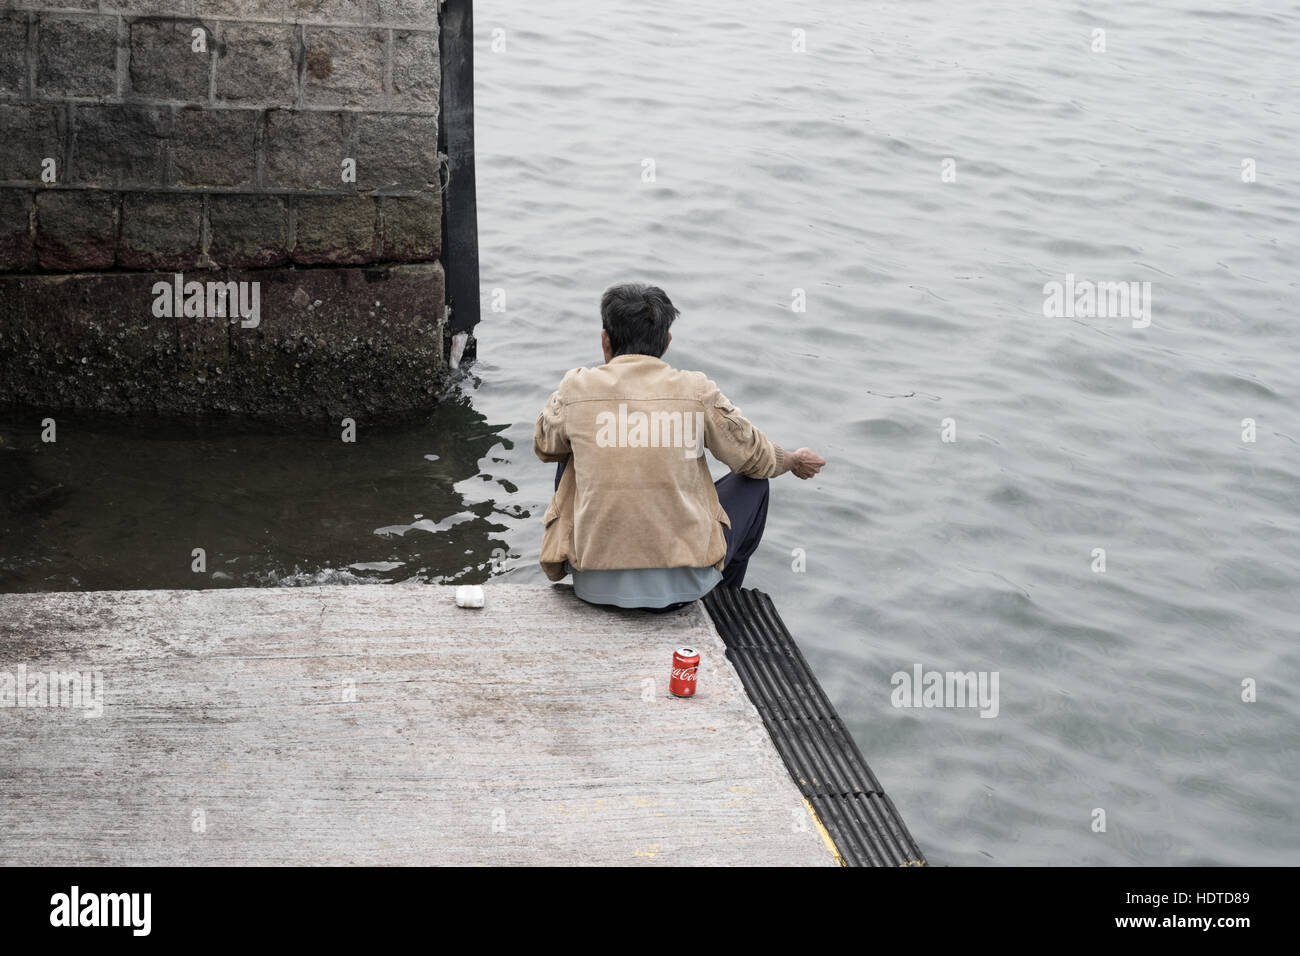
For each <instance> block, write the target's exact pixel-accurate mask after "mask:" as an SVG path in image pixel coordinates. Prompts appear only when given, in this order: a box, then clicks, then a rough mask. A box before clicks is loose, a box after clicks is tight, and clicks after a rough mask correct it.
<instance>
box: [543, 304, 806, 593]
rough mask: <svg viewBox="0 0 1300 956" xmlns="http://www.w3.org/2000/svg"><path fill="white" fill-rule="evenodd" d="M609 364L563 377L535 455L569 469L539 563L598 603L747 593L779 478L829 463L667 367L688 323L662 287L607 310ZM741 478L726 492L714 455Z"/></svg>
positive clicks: (692, 376) (704, 382)
mask: <svg viewBox="0 0 1300 956" xmlns="http://www.w3.org/2000/svg"><path fill="white" fill-rule="evenodd" d="M600 316H601V324H602V326H603V328H602V331H601V334H600V340H601V345H602V346H603V348H604V350H605V364H604V365H601V366H600V367H598V368H576V369H574V370H573V371H571V372H569V373H568V374H567V375H565V376H564V380H563V381H562V382H561V383H560V387H559V389H558V390H557V391H556V392H555V394H553V395H552V396H551V398H550V400H549V401H548V402H547V403H546V407H545V408H544V409H543V410H542V413H541V415H540V416H539V417H538V419H537V425H536V427H535V428H534V429H533V450H534V451H535V452H536V453H537V457H539V458H540V459H541V460H542V461H548V462H558V463H559V466H558V468H557V471H556V476H555V497H554V498H553V499H552V500H551V505H550V507H549V508H548V509H547V510H546V516H545V518H544V523H545V526H546V530H545V532H544V534H543V537H542V553H541V564H542V568H543V570H545V572H546V576H547V577H548V578H549V579H550V580H552V581H559V580H561V579H562V578H563V577H564V576H565V575H567V574H572V575H573V589H574V592H575V593H576V594H577V595H578V597H580V598H582V599H583V600H584V601H588V602H590V603H593V604H611V605H617V606H618V607H644V608H653V609H660V610H671V609H673V608H676V607H681V606H682V605H684V604H687V603H689V602H691V601H695V600H698V599H699V598H701V597H703V596H704V595H705V594H707V593H708V592H709V591H711V590H713V588H714V587H715V586H716V585H718V584H719V583H722V584H723V585H726V586H727V587H737V588H738V587H740V586H741V584H742V583H743V582H744V580H745V570H746V568H747V567H748V565H749V558H750V556H751V555H752V554H753V553H754V551H755V549H756V548H757V547H758V543H759V541H760V540H761V539H762V536H763V528H764V526H765V525H766V523H767V500H768V483H767V479H769V478H775V477H777V476H778V475H783V474H785V473H786V472H790V473H792V474H794V475H797V476H798V477H799V478H803V479H807V478H811V477H812V476H813V475H815V474H817V473H818V472H819V471H821V469H822V466H823V465H825V464H826V461H825V459H823V458H821V457H820V456H818V455H816V454H814V453H813V452H811V451H809V450H808V449H807V448H801V449H799V450H798V451H795V452H788V451H785V450H784V449H782V448H781V446H780V445H776V444H774V443H772V442H771V441H769V440H768V439H767V437H766V436H765V435H764V434H763V433H762V432H760V431H759V430H758V429H757V428H755V427H754V426H753V425H751V424H750V423H749V422H748V421H747V420H746V419H745V418H744V416H742V415H741V414H740V410H739V409H738V408H736V406H735V405H733V404H731V402H729V401H728V400H727V399H726V397H725V396H724V395H723V394H722V392H720V391H719V390H718V387H717V386H716V385H715V384H714V383H713V382H711V381H710V380H709V379H708V378H707V377H706V376H705V375H704V374H703V373H701V372H682V371H678V370H676V369H674V368H672V367H671V366H669V365H668V364H667V363H665V362H664V361H663V359H662V356H663V354H664V352H665V351H667V349H668V344H669V343H670V342H671V341H672V333H671V332H670V331H669V328H670V327H671V326H672V324H673V320H674V319H676V318H677V316H678V311H677V309H675V308H674V307H673V304H672V302H670V301H669V300H668V296H666V295H665V294H664V292H663V290H662V289H659V288H656V287H654V286H646V285H641V284H628V285H617V286H613V287H611V288H609V289H607V290H605V294H604V296H603V297H602V298H601V301H600ZM706 448H707V449H708V450H709V451H710V452H712V453H713V455H714V456H715V457H716V458H718V459H719V460H720V461H722V462H723V463H724V464H726V465H727V466H728V467H729V468H730V469H731V473H730V474H728V475H725V476H724V477H722V478H721V479H719V480H718V482H717V483H716V484H715V483H714V481H713V480H712V478H711V477H710V475H709V467H708V464H707V463H706V462H705V460H704V450H705V449H706Z"/></svg>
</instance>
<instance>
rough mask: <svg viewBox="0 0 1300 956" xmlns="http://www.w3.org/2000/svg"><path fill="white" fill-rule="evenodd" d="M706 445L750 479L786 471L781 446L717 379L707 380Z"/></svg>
mask: <svg viewBox="0 0 1300 956" xmlns="http://www.w3.org/2000/svg"><path fill="white" fill-rule="evenodd" d="M700 402H701V404H702V405H703V406H704V447H706V448H708V449H709V451H711V452H713V455H714V457H716V458H717V459H718V460H719V461H721V462H722V463H723V464H724V465H726V466H727V467H728V468H730V469H731V470H732V471H734V472H736V473H737V474H740V475H747V476H749V477H750V478H775V477H776V476H777V475H781V474H784V473H785V472H786V471H787V468H786V454H785V451H784V449H782V448H781V446H780V445H778V444H776V443H775V442H773V441H770V440H769V439H768V437H767V436H766V435H764V434H763V433H762V432H761V431H759V430H758V429H757V428H755V427H754V426H753V425H751V424H750V423H749V420H748V419H746V418H745V416H743V415H741V414H740V409H738V408H737V407H736V406H735V405H733V404H732V403H731V402H730V401H728V399H727V396H725V395H723V394H722V392H720V391H719V390H718V386H717V385H715V384H714V383H713V382H711V381H710V382H705V383H704V390H703V392H702V393H701V396H700Z"/></svg>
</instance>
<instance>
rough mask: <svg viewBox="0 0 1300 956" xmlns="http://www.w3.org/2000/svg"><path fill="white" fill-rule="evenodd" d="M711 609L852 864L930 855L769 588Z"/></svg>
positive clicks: (757, 702) (725, 596) (803, 786)
mask: <svg viewBox="0 0 1300 956" xmlns="http://www.w3.org/2000/svg"><path fill="white" fill-rule="evenodd" d="M704 606H705V608H706V609H707V610H708V612H709V616H710V617H712V618H713V623H714V625H715V626H716V627H717V629H718V633H719V634H720V635H721V636H722V640H723V643H724V644H726V645H727V659H728V660H729V661H731V664H732V666H733V667H735V668H736V672H737V673H739V674H740V679H741V682H742V683H743V684H744V685H745V691H746V692H747V693H748V694H749V697H750V699H751V700H752V701H753V702H754V706H755V707H757V708H758V713H759V715H760V716H761V717H762V718H763V723H764V725H766V727H767V732H768V734H769V735H770V736H771V738H772V743H774V744H775V745H776V749H777V751H778V752H779V753H780V754H781V759H782V760H784V761H785V766H786V769H787V770H789V771H790V776H791V777H792V778H793V779H794V782H795V783H796V784H797V785H798V787H799V790H800V792H802V793H803V795H804V797H805V798H806V799H807V800H808V802H809V803H810V804H811V805H812V807H813V809H814V810H815V811H816V812H817V816H818V818H819V819H820V820H821V823H822V826H824V827H825V828H826V830H827V832H828V833H829V834H830V837H831V839H832V840H833V841H834V842H835V846H836V848H837V849H838V850H839V853H840V857H841V859H842V860H843V861H844V863H845V865H847V866H919V865H924V863H925V857H924V856H923V855H922V854H921V849H920V847H918V846H917V845H916V841H915V840H914V839H912V834H911V833H909V832H908V830H907V825H906V824H904V823H903V819H902V817H900V816H899V815H898V810H897V809H896V808H895V807H894V803H893V801H892V800H890V799H889V797H888V796H886V795H885V792H884V790H882V789H881V786H880V781H879V780H877V779H876V775H875V774H873V773H872V772H871V768H870V767H868V766H867V762H866V760H865V759H863V756H862V751H861V750H859V749H858V745H857V744H856V743H855V742H854V740H853V737H852V736H850V734H849V731H848V728H846V727H845V726H844V721H842V720H841V719H840V717H839V714H837V713H836V712H835V708H834V707H833V706H832V705H831V702H830V699H829V698H828V697H827V696H826V692H825V691H824V690H822V686H821V684H819V683H817V678H816V677H815V676H814V675H813V672H812V668H810V667H809V666H808V662H807V661H806V660H804V656H803V653H802V652H801V651H800V650H799V646H798V645H797V644H795V642H794V638H793V637H791V636H790V632H789V631H788V630H786V627H785V623H784V622H783V621H782V620H781V616H780V615H779V614H777V612H776V607H775V605H773V604H772V599H771V598H770V597H768V596H767V595H766V594H764V593H763V592H762V591H756V590H752V589H748V588H746V589H741V590H733V589H731V588H723V587H718V588H715V589H714V591H713V592H712V593H711V594H709V595H708V596H707V597H706V598H705V599H704Z"/></svg>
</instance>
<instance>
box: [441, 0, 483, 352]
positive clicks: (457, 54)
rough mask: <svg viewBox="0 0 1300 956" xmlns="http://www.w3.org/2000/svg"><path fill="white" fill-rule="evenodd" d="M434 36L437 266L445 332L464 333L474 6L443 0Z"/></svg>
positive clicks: (472, 227)
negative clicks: (447, 316) (443, 170)
mask: <svg viewBox="0 0 1300 956" xmlns="http://www.w3.org/2000/svg"><path fill="white" fill-rule="evenodd" d="M439 23H440V28H439V31H438V54H439V57H440V58H441V64H442V85H441V87H440V90H439V109H438V149H439V151H440V152H442V153H444V154H446V156H447V164H448V172H447V185H446V188H445V189H444V190H443V194H442V265H443V269H444V270H445V272H446V279H447V304H448V305H449V306H450V307H451V331H452V332H453V333H456V332H470V331H472V330H473V328H474V326H475V325H477V324H478V320H479V285H478V282H479V280H478V200H477V198H476V194H475V183H474V4H473V0H445V2H444V3H443V5H442V12H441V17H440V21H439Z"/></svg>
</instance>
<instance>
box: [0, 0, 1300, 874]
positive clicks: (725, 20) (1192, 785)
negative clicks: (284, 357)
mask: <svg viewBox="0 0 1300 956" xmlns="http://www.w3.org/2000/svg"><path fill="white" fill-rule="evenodd" d="M475 6H476V20H477V23H476V27H477V31H478V47H477V64H476V67H477V74H478V76H477V96H478V103H477V110H478V185H479V220H480V233H481V234H480V241H481V247H482V259H483V287H484V289H483V293H484V294H483V308H484V321H483V323H482V324H481V326H480V327H479V356H480V358H479V361H478V363H477V364H476V365H475V366H474V368H473V370H472V375H471V376H470V377H469V378H467V380H466V382H465V383H464V389H465V395H466V402H465V403H463V404H451V405H448V406H446V407H445V408H444V409H441V410H440V411H439V412H438V413H437V414H436V415H434V416H431V417H430V419H429V420H428V421H423V422H418V423H414V424H406V425H400V426H399V425H396V424H389V425H386V426H385V425H379V424H374V425H371V424H369V423H363V426H362V427H363V428H366V429H372V430H368V431H366V433H365V434H366V436H367V441H364V442H361V443H359V444H357V445H345V444H343V443H341V442H339V440H338V435H337V432H336V430H334V429H318V430H314V431H313V430H311V429H299V430H294V431H280V432H275V433H268V432H266V431H265V430H264V429H258V428H254V427H248V426H243V425H237V424H230V425H222V424H218V423H212V424H208V425H205V426H204V428H203V429H200V430H195V429H194V428H193V426H191V425H182V424H172V425H167V424H165V423H146V424H135V425H132V424H130V423H122V422H103V421H95V420H91V419H84V418H75V417H74V418H72V419H70V420H69V421H68V423H67V425H66V426H65V425H63V424H61V426H60V427H61V428H63V429H64V430H63V431H61V432H60V441H59V443H58V444H57V445H56V446H48V445H42V444H41V443H40V442H39V438H38V426H39V422H38V421H37V420H35V419H33V417H32V416H31V414H30V413H28V412H17V411H15V412H9V413H5V415H4V416H0V437H3V438H4V439H5V447H4V448H0V461H7V462H8V467H7V468H6V469H5V470H4V472H3V476H4V477H3V490H4V492H5V502H4V504H5V506H6V509H7V510H5V511H4V512H3V513H2V514H0V517H3V528H4V532H5V537H6V542H7V545H6V547H5V548H3V549H0V551H3V556H2V558H0V562H2V563H0V587H3V588H5V589H9V590H18V589H21V590H35V589H57V588H79V587H192V586H196V580H195V575H194V573H193V572H192V571H191V570H190V566H189V564H188V562H189V554H190V549H191V548H192V547H194V546H195V543H194V542H202V543H206V547H207V553H208V555H209V566H208V568H207V572H206V576H203V577H202V580H201V581H200V582H199V585H200V586H214V585H215V586H232V585H249V584H259V583H276V582H289V583H304V584H305V583H313V582H318V581H329V582H335V581H349V580H357V579H365V580H401V579H407V578H412V577H414V578H417V579H421V580H428V581H452V580H482V579H484V578H485V577H486V576H488V575H489V574H490V573H492V567H493V564H494V560H495V561H496V564H497V565H499V564H500V562H499V560H496V559H499V557H500V556H501V555H502V554H504V553H505V552H506V551H507V550H508V552H509V557H508V558H507V559H506V561H505V566H504V570H503V571H501V573H503V574H504V575H505V577H506V578H507V579H508V580H512V581H517V582H525V583H533V582H541V581H543V580H544V578H543V576H542V574H541V572H540V570H539V569H538V568H537V566H536V559H537V550H538V545H539V540H540V527H539V524H540V514H541V510H542V509H543V508H544V507H545V504H546V502H547V500H548V498H549V494H550V486H551V472H550V470H549V469H548V468H547V467H545V466H542V465H541V464H540V463H538V462H537V461H535V460H534V459H533V458H532V455H531V449H530V439H531V430H532V422H533V419H534V417H535V415H536V413H537V411H538V410H539V409H540V407H541V405H542V404H543V402H544V401H545V399H546V397H547V395H548V394H549V392H550V391H551V390H552V389H553V388H554V387H555V384H556V383H557V382H558V380H559V378H560V377H561V375H562V374H563V372H564V371H565V370H566V369H568V368H571V367H573V366H577V365H591V364H598V363H599V361H600V352H599V341H598V338H599V323H598V318H597V304H598V300H599V296H600V292H601V291H602V290H603V289H604V287H605V286H607V285H609V284H611V283H612V282H615V281H620V280H626V279H642V280H647V281H651V282H655V283H657V284H659V285H662V286H663V287H664V288H665V289H666V290H667V291H668V293H669V295H670V296H671V297H672V298H673V300H674V302H675V304H676V305H677V306H678V307H679V308H680V309H681V311H682V316H681V318H680V319H679V321H678V323H677V326H676V328H675V329H674V335H675V339H674V343H673V347H672V349H671V351H670V353H669V355H668V356H667V357H668V358H669V359H670V360H671V361H672V362H673V363H674V364H676V365H678V366H681V367H688V368H698V369H702V370H705V371H707V372H708V373H709V374H710V376H711V377H712V378H714V379H716V380H717V381H718V382H719V384H720V385H721V386H722V388H723V389H724V391H726V392H727V394H728V395H729V397H731V398H732V399H733V400H734V401H736V402H737V403H738V404H739V405H740V406H741V407H742V408H743V409H744V411H745V413H746V414H747V415H748V416H749V417H750V418H751V419H752V420H753V421H754V422H755V423H756V424H758V425H759V426H760V427H761V428H763V429H764V430H765V431H766V432H767V433H768V434H769V435H770V436H771V437H772V438H773V439H774V440H776V441H778V442H780V443H781V444H783V445H785V446H786V447H789V448H795V447H798V446H800V445H808V446H810V447H813V448H815V449H816V450H818V451H820V452H822V453H823V454H824V455H825V456H826V457H827V458H828V459H829V461H830V464H829V466H828V467H827V470H826V471H825V472H824V474H823V476H822V477H821V478H820V479H818V480H816V481H814V482H808V483H800V482H797V481H795V480H794V479H792V478H789V477H787V478H783V479H780V480H779V481H778V482H777V483H776V484H775V485H774V487H773V504H772V513H771V517H770V520H769V525H768V534H767V542H766V545H765V547H764V549H763V550H761V551H760V552H759V554H758V556H757V557H756V558H755V559H754V561H753V562H751V565H750V576H749V580H748V582H747V583H748V584H750V585H751V586H757V587H761V588H763V589H764V590H767V591H769V592H770V593H772V594H773V595H774V596H775V598H776V601H777V604H778V606H779V607H780V609H781V611H782V613H783V615H784V616H785V618H786V621H787V623H788V624H789V625H790V628H791V630H792V631H793V632H794V634H795V635H796V636H797V637H798V639H799V641H800V644H801V645H802V646H803V648H804V650H805V653H806V654H807V656H808V657H809V659H810V662H811V663H812V665H813V667H814V669H815V670H816V672H817V674H818V676H819V677H820V679H821V681H822V683H823V684H824V685H825V687H826V690H827V692H828V693H829V694H830V696H831V698H832V699H833V700H834V702H835V705H836V707H837V708H838V709H839V711H840V713H841V715H842V716H843V717H844V719H845V720H846V721H847V722H848V724H849V726H850V727H851V729H852V731H853V733H854V735H855V737H856V738H857V740H858V743H859V744H860V745H861V747H862V749H863V751H864V752H865V754H866V755H867V758H868V760H869V761H870V762H871V764H872V766H873V768H874V769H875V771H876V773H877V775H878V776H879V777H880V778H881V780H882V782H883V783H884V785H885V786H886V788H887V789H888V790H889V792H890V794H891V795H892V797H893V798H894V800H895V802H896V803H897V805H898V806H899V808H900V810H901V812H902V814H903V816H904V818H905V819H906V820H907V822H908V824H909V826H910V827H911V829H912V831H913V833H914V834H915V836H916V838H917V840H918V841H919V842H920V844H921V845H922V847H923V848H924V849H925V850H926V852H927V854H928V856H929V858H930V860H931V862H933V863H939V864H981V863H985V864H989V863H991V864H1004V865H1005V864H1061V863H1085V864H1120V865H1122V864H1154V863H1172V864H1186V863H1226V864H1259V863H1296V862H1300V828H1298V827H1297V825H1296V824H1297V821H1296V806H1297V803H1298V802H1300V757H1298V754H1297V751H1298V748H1297V744H1298V743H1300V703H1298V702H1297V699H1296V688H1297V687H1298V686H1300V651H1298V650H1297V637H1300V599H1298V598H1297V584H1298V582H1300V538H1298V537H1297V531H1298V530H1300V478H1298V477H1297V473H1298V472H1300V425H1298V424H1297V411H1298V410H1300V402H1297V397H1298V395H1297V392H1298V390H1300V386H1298V385H1297V372H1298V371H1300V361H1298V360H1297V355H1298V349H1297V341H1296V308H1297V304H1298V300H1300V296H1298V295H1297V285H1296V276H1297V273H1298V269H1297V265H1298V261H1300V257H1298V256H1297V248H1298V246H1300V167H1297V158H1298V157H1300V118H1298V117H1297V106H1296V103H1297V93H1298V92H1300V82H1298V81H1297V75H1298V74H1297V72H1296V68H1295V51H1296V46H1295V44H1296V36H1297V35H1300V7H1297V6H1296V5H1295V4H1294V3H1256V4H1246V5H1242V4H1227V3H1221V4H1209V3H1202V4H1198V3H1172V2H1162V3H1137V4H1134V3H1087V4H1084V3H1065V2H1056V0H1051V2H1044V3H1039V4H1033V5H1029V6H1025V5H1020V4H1008V3H999V4H960V3H951V2H946V3H939V2H908V3H897V4H884V3H861V2H849V0H829V2H826V3H821V4H817V5H815V6H813V7H809V8H803V7H799V6H797V5H791V4H788V3H776V2H774V0H755V2H750V3H746V4H701V5H681V4H664V3H647V2H639V3H631V2H626V0H617V2H610V3H602V4H599V5H596V4H588V3H578V2H576V0H552V2H549V3H545V4H527V3H519V2H511V3H505V2H487V0H480V2H479V3H477V4H476V5H475ZM1099 29H1100V30H1104V31H1105V51H1104V52H1100V51H1097V52H1094V50H1093V49H1092V47H1093V45H1094V43H1095V42H1096V41H1095V39H1094V31H1095V30H1099ZM793 31H803V37H804V39H805V42H806V52H802V53H801V52H795V51H794V50H793V49H792V43H794V42H796V41H797V39H798V38H797V37H796V36H795V35H794V33H793ZM494 44H495V47H496V49H495V51H494V47H493V45H494ZM945 160H951V164H949V165H948V166H947V168H948V169H949V170H950V171H951V172H953V173H955V179H953V177H952V176H949V177H948V178H949V179H953V181H947V182H945V181H944V177H943V173H944V170H945ZM1244 160H1253V163H1254V168H1255V172H1256V180H1255V181H1254V182H1243V161H1244ZM651 164H652V167H651ZM650 168H652V169H653V181H646V180H647V179H648V178H649V177H648V173H647V170H649V169H650ZM1067 275H1073V276H1075V277H1076V278H1077V279H1080V280H1090V281H1094V282H1103V281H1104V282H1120V281H1125V282H1127V281H1133V282H1150V283H1151V321H1150V324H1149V325H1146V326H1145V327H1135V320H1133V319H1131V318H1130V317H1074V318H1065V317H1061V318H1048V317H1046V316H1045V315H1044V284H1045V283H1049V282H1052V281H1061V282H1064V281H1065V277H1066V276H1067ZM796 290H802V298H803V300H804V301H805V302H806V307H805V308H804V310H803V311H796V310H795V309H793V308H792V303H793V302H794V301H795V300H796V299H797V298H799V297H800V292H798V291H796ZM1137 324H1138V325H1139V326H1143V325H1145V320H1140V321H1137ZM1244 419H1251V420H1253V422H1254V423H1255V433H1256V434H1255V437H1256V440H1255V441H1254V442H1246V441H1243V420H1244ZM945 420H951V421H950V429H955V437H956V441H950V442H945V441H943V440H941V431H942V429H943V428H944V422H945ZM61 422H62V419H61ZM65 435H67V436H72V435H79V436H80V437H79V438H78V440H76V441H71V440H68V439H65ZM715 471H717V469H716V468H715ZM179 529H184V532H185V533H183V534H182V533H179ZM191 531H192V533H191ZM795 549H802V550H803V552H805V553H806V561H807V569H806V572H805V573H796V572H795V571H794V570H792V560H793V558H792V553H793V552H794V551H795ZM1097 549H1104V552H1105V570H1104V572H1100V571H1097V570H1094V568H1095V567H1097V562H1098V559H1097V557H1096V555H1097ZM493 552H496V559H494V556H493ZM918 664H919V665H921V666H922V667H923V668H924V669H926V670H939V671H977V672H978V671H988V672H997V673H998V675H999V690H1000V696H999V712H998V715H997V717H996V718H993V719H982V718H981V717H980V716H979V714H978V713H977V712H976V711H975V710H972V709H955V708H953V709H903V708H895V707H893V706H891V701H890V694H891V689H892V688H891V675H893V674H894V673H896V672H899V671H908V672H910V671H911V670H912V669H913V667H914V666H915V665H918ZM1248 679H1251V680H1253V681H1255V682H1256V684H1257V695H1258V699H1257V700H1256V701H1255V702H1252V703H1247V702H1244V701H1243V700H1242V693H1243V681H1246V680H1248ZM1098 808H1100V809H1103V810H1104V811H1105V814H1106V830H1105V832H1104V833H1099V832H1094V831H1093V828H1092V823H1093V820H1094V818H1095V810H1096V809H1098Z"/></svg>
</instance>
